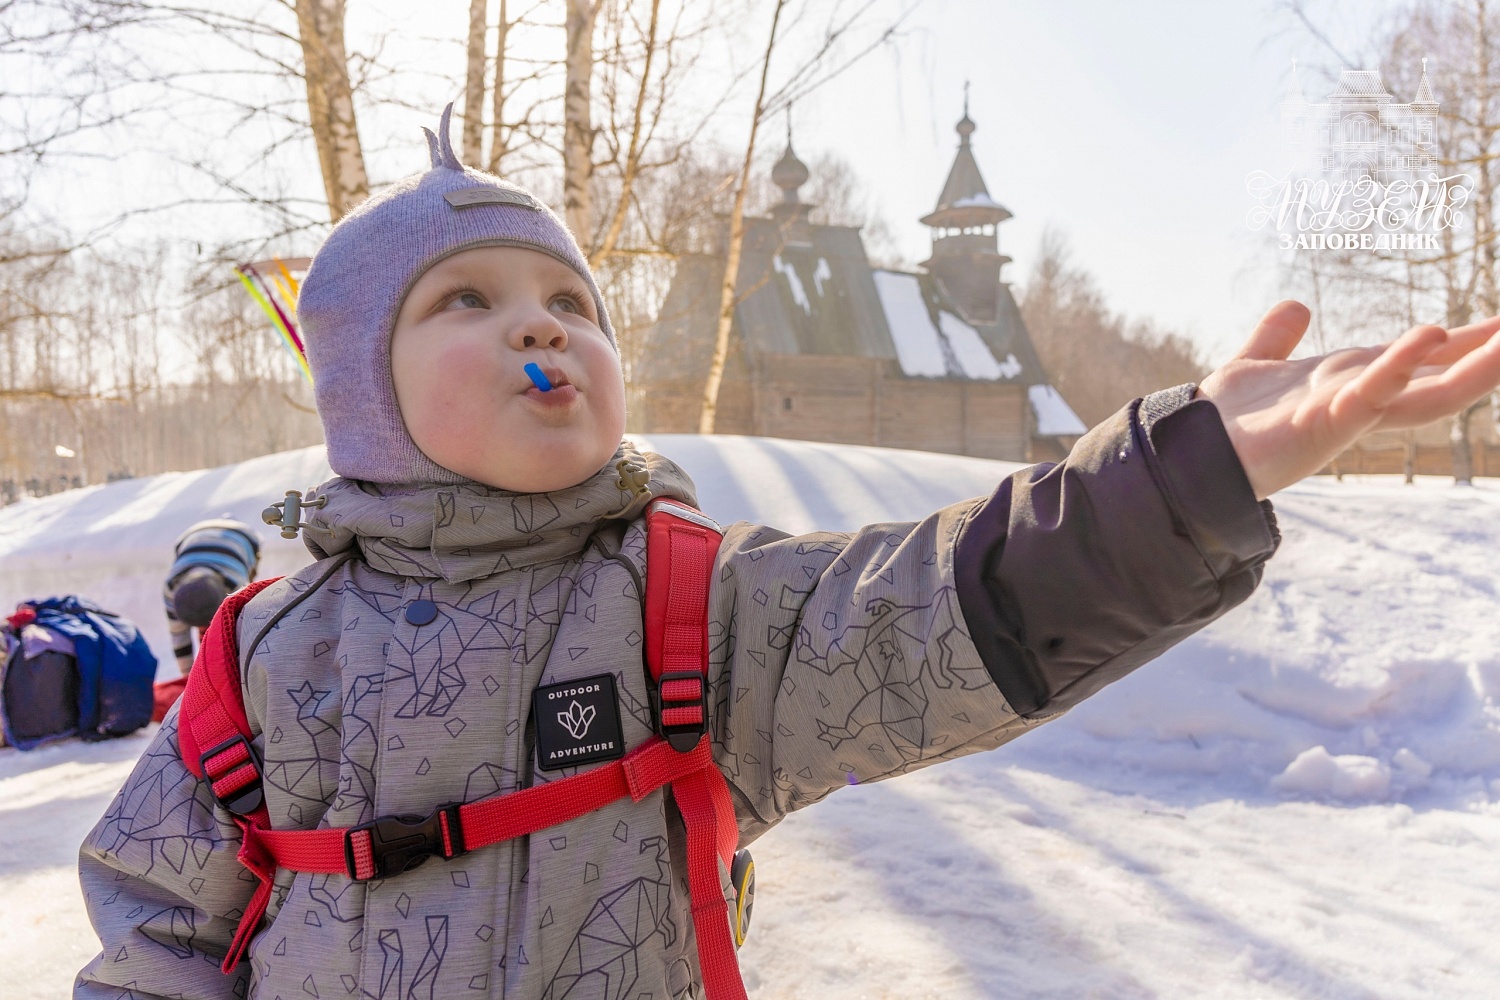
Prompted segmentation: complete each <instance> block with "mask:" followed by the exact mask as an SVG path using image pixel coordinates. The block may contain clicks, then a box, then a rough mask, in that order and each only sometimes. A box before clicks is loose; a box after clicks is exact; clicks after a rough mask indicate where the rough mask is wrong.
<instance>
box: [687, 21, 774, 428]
mask: <svg viewBox="0 0 1500 1000" xmlns="http://www.w3.org/2000/svg"><path fill="white" fill-rule="evenodd" d="M786 5H787V0H776V9H775V10H774V11H773V12H772V13H771V33H770V34H769V35H768V36H767V38H766V48H765V53H764V54H763V55H762V56H761V59H760V86H759V88H758V89H757V90H756V91H755V110H754V112H753V113H752V114H751V116H750V135H749V138H747V139H746V140H745V159H744V161H743V162H742V163H741V165H740V175H739V183H738V185H737V186H736V187H735V191H734V207H733V208H732V209H730V212H729V240H728V243H727V245H726V246H725V248H724V277H723V280H722V281H721V282H720V285H719V321H718V327H717V328H716V329H715V331H714V353H713V360H712V361H710V362H709V367H708V380H707V381H706V382H705V383H704V386H703V408H702V410H701V411H700V413H699V416H698V433H699V434H712V433H713V432H714V420H715V418H716V417H717V416H718V412H719V386H720V385H721V384H722V383H723V381H724V366H725V364H726V363H727V362H728V360H729V334H730V330H731V329H732V328H733V326H734V306H735V286H736V284H737V283H738V281H739V274H740V250H741V248H742V247H743V246H744V244H745V195H746V194H747V193H748V192H749V190H750V168H751V166H752V164H753V163H754V161H755V137H756V134H757V133H758V132H759V131H760V123H761V119H762V118H764V117H765V112H766V79H767V77H768V76H769V75H770V72H771V56H772V55H773V54H774V53H775V51H776V29H777V27H779V26H780V24H781V12H782V10H784V9H785V8H786Z"/></svg>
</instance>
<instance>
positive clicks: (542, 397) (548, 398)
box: [525, 382, 578, 407]
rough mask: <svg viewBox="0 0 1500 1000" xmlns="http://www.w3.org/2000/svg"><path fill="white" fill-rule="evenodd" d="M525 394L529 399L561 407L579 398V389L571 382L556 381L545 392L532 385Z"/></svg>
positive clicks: (543, 404)
mask: <svg viewBox="0 0 1500 1000" xmlns="http://www.w3.org/2000/svg"><path fill="white" fill-rule="evenodd" d="M525 396H526V398H527V399H530V400H534V401H535V402H537V403H539V404H541V405H542V406H549V407H552V406H558V407H561V406H569V405H571V404H572V403H573V401H574V400H576V399H577V398H578V390H577V389H575V388H574V387H573V385H572V383H569V382H564V383H563V384H562V385H557V384H555V383H554V384H553V386H552V388H551V389H549V390H548V391H546V392H543V391H542V390H540V389H538V388H537V387H536V386H532V387H531V388H530V389H527V390H526V392H525Z"/></svg>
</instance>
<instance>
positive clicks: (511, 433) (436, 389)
mask: <svg viewBox="0 0 1500 1000" xmlns="http://www.w3.org/2000/svg"><path fill="white" fill-rule="evenodd" d="M598 320H599V317H598V314H597V312H596V310H595V308H594V300H593V297H592V296H591V295H590V294H589V290H588V286H586V285H585V284H584V282H583V280H582V279H581V278H579V277H578V275H577V274H575V273H574V272H573V269H572V268H570V267H568V266H567V265H566V264H563V263H561V262H560V261H557V260H554V259H553V258H551V257H549V256H547V255H546V254H543V253H539V252H537V251H535V250H526V249H523V248H520V247H477V248H475V249H473V250H464V251H462V252H460V253H456V254H454V255H453V256H451V257H448V258H445V259H443V260H441V261H439V262H438V263H437V264H434V265H433V266H432V267H431V268H429V269H428V270H427V272H426V273H424V274H423V275H422V276H421V277H420V278H418V279H417V282H416V284H414V285H412V287H411V290H410V291H409V292H407V294H406V299H405V300H404V301H403V302H402V303H401V312H400V313H399V314H398V315H397V317H396V330H395V333H394V334H393V335H392V337H391V376H392V381H393V382H394V383H395V388H396V401H397V403H398V404H399V405H400V407H401V416H402V419H404V420H405V421H406V429H407V432H408V433H409V434H410V435H411V438H412V441H414V442H415V443H416V445H417V447H418V448H421V449H422V451H423V453H425V454H426V455H427V457H428V458H430V459H432V460H433V461H434V462H436V463H437V464H439V465H441V466H443V467H444V468H445V469H449V470H451V471H453V472H456V473H458V474H459V475H461V476H466V477H468V478H470V479H473V480H476V481H478V482H481V483H484V484H485V485H487V486H494V487H497V488H499V489H506V490H513V491H516V492H520V493H543V492H546V491H549V490H556V489H562V488H564V487H567V486H574V485H576V484H578V483H581V482H583V481H584V480H585V479H587V478H589V476H591V475H593V474H594V473H595V472H598V471H599V469H601V468H602V467H603V466H604V463H605V462H607V461H608V460H609V458H610V456H612V455H613V454H614V453H615V449H616V447H618V445H619V443H620V435H621V434H623V433H624V432H625V383H624V378H623V376H622V375H621V374H620V357H619V355H618V354H617V353H616V352H615V349H614V348H613V347H612V346H611V345H610V342H609V338H608V337H606V336H605V335H604V332H603V331H602V330H600V329H599V326H598ZM528 362H535V363H536V364H537V366H539V367H540V368H541V369H542V371H543V372H544V373H545V374H546V375H547V378H548V379H549V380H550V381H551V382H552V385H553V386H554V388H553V389H552V390H551V391H550V392H546V393H543V392H542V391H541V390H539V389H537V388H536V387H535V385H534V384H533V383H532V381H531V379H530V378H529V377H528V376H527V374H526V372H525V370H524V369H525V366H526V364H527V363H528Z"/></svg>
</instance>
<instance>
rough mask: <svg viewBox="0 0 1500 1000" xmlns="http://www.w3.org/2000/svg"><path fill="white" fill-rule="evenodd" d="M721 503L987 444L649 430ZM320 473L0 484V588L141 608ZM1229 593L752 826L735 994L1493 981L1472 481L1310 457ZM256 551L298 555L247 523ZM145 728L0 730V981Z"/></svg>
mask: <svg viewBox="0 0 1500 1000" xmlns="http://www.w3.org/2000/svg"><path fill="white" fill-rule="evenodd" d="M644 443H646V444H647V445H648V446H650V447H654V448H655V449H656V450H659V451H661V452H663V453H665V454H668V455H671V456H673V457H674V458H676V459H678V460H679V461H680V462H681V463H682V464H683V465H684V467H686V468H687V469H688V470H689V472H691V473H692V474H693V475H694V477H695V478H696V479H697V481H698V483H699V486H700V491H701V492H700V500H701V501H702V504H703V506H704V508H705V509H706V510H708V511H709V512H710V513H712V514H714V515H715V516H717V517H719V518H720V519H721V520H724V521H730V520H734V519H737V518H740V517H747V518H753V519H758V520H761V521H764V522H766V523H770V524H775V525H777V526H780V527H783V528H787V529H790V530H805V529H808V528H812V527H831V528H845V527H853V526H855V525H857V524H861V523H865V522H868V521H874V520H890V519H905V518H913V517H918V516H921V515H922V514H924V513H926V512H928V511H930V510H931V509H933V508H935V507H937V506H939V505H941V504H944V503H947V502H950V501H953V500H957V499H960V498H963V497H966V496H975V495H979V494H981V493H986V492H988V491H989V490H990V489H992V488H993V485H994V483H995V482H996V481H997V480H998V479H999V477H1000V476H1002V475H1004V474H1005V473H1006V472H1007V471H1008V470H1009V469H1011V468H1013V467H1011V466H1007V465H1004V464H1003V463H995V462H984V461H979V460H975V459H962V458H954V457H951V456H938V455H928V454H921V453H915V452H901V451H892V450H884V449H866V448H850V447H842V446H827V445H816V444H807V443H801V442H790V441H774V440H764V439H754V438H732V437H726V438H715V439H703V438H697V437H692V436H683V437H676V436H666V435H663V436H656V437H651V438H649V439H646V440H645V442H644ZM325 473H326V466H323V465H322V457H321V455H320V454H319V453H318V452H316V451H311V450H309V451H304V452H293V453H288V454H286V455H281V456H271V457H268V458H264V459H258V460H256V461H254V462H249V463H245V464H243V465H241V466H235V467H231V468H229V469H222V470H210V471H208V472H202V473H190V474H183V475H176V476H160V477H155V478H153V479H149V480H139V481H133V482H126V483H116V484H113V485H111V486H106V487H99V488H93V489H88V490H79V491H73V492H71V493H66V494H62V495H59V496H56V497H51V498H48V499H46V500H43V501H36V502H31V503H27V504H23V505H17V506H12V507H9V508H5V509H3V510H0V607H4V606H8V605H9V604H10V603H11V602H13V601H14V600H15V599H17V598H18V597H21V596H44V595H45V594H48V593H54V592H60V591H64V590H75V591H79V592H82V593H85V594H88V595H89V596H93V597H95V598H96V599H97V600H99V601H100V602H101V603H103V604H105V605H106V606H108V607H112V608H114V609H116V610H119V611H121V612H123V613H125V614H127V615H130V616H132V617H134V618H136V619H137V620H138V621H140V622H141V623H142V625H143V627H145V628H146V630H147V633H148V636H149V637H150V638H151V640H152V642H153V644H154V646H155V647H156V649H157V650H158V653H159V654H160V655H161V656H162V660H163V670H162V675H163V676H166V675H167V674H168V673H169V672H170V671H171V669H172V667H171V664H170V663H168V662H167V650H166V641H165V629H164V627H163V626H162V625H161V623H159V622H158V621H157V619H158V618H159V617H160V611H159V607H160V605H159V594H158V587H159V580H160V576H161V574H162V573H163V572H164V571H165V569H166V566H167V564H168V562H169V561H170V543H171V541H172V539H173V538H174V537H175V535H176V533H177V532H178V531H180V530H181V529H182V528H183V527H185V526H186V524H187V523H190V522H191V521H192V520H193V519H195V518H197V517H201V516H208V515H218V514H221V513H225V512H232V513H234V514H235V515H236V516H239V517H241V518H243V519H245V520H247V521H249V522H251V523H255V524H259V516H258V512H259V510H260V509H261V508H262V507H264V506H265V505H266V504H267V503H268V502H269V501H270V500H272V499H277V498H279V496H280V495H281V493H282V492H283V491H284V490H285V489H287V488H303V487H305V486H307V485H311V484H312V483H314V482H317V481H318V480H319V479H321V478H322V476H323V475H324V474H325ZM1276 499H1277V508H1278V511H1279V514H1280V518H1281V526H1282V530H1283V533H1284V536H1285V541H1284V543H1283V547H1282V550H1281V552H1280V554H1279V555H1278V556H1277V557H1276V559H1275V560H1273V561H1272V563H1271V565H1270V568H1269V570H1268V572H1267V575H1266V580H1265V583H1264V584H1263V585H1262V587H1261V589H1260V590H1259V591H1258V592H1257V594H1256V595H1255V596H1254V597H1253V598H1252V599H1251V600H1250V602H1249V603H1248V604H1247V605H1246V606H1245V607H1243V608H1241V609H1239V610H1238V611H1236V612H1234V613H1233V614H1232V615H1230V616H1229V617H1228V618H1226V619H1225V620H1223V621H1221V622H1220V623H1219V624H1217V625H1216V626H1214V627H1213V628H1211V629H1209V630H1206V631H1205V632H1204V633H1202V634H1200V635H1199V636H1197V637H1195V638H1194V639H1192V640H1189V641H1188V642H1186V643H1184V644H1183V645H1181V646H1179V647H1178V648H1177V649H1175V650H1173V651H1171V652H1170V653H1169V654H1167V655H1166V656H1164V657H1163V658H1162V659H1161V660H1159V661H1158V662H1156V663H1155V664H1152V665H1151V666H1149V667H1146V668H1144V669H1142V670H1140V671H1138V672H1137V673H1136V674H1134V675H1132V676H1131V677H1129V678H1127V679H1125V680H1124V681H1122V682H1120V683H1119V684H1116V685H1115V686H1113V687H1112V688H1109V689H1107V690H1106V691H1105V692H1104V693H1102V694H1101V695H1099V696H1097V697H1096V698H1094V699H1092V700H1091V701H1089V702H1087V703H1085V704H1084V705H1083V706H1081V707H1080V708H1078V709H1077V710H1075V711H1074V712H1073V713H1071V714H1070V715H1069V716H1067V717H1065V718H1064V719H1061V720H1059V721H1057V722H1055V723H1052V724H1051V725H1049V726H1046V727H1043V728H1042V729H1041V730H1039V731H1037V732H1036V733H1033V734H1031V735H1029V736H1027V737H1025V738H1023V739H1021V740H1019V741H1017V742H1015V743H1013V744H1011V745H1010V746H1008V747H1006V748H1003V749H1002V750H1000V751H998V752H996V753H994V754H989V755H980V756H978V757H971V758H968V759H966V760H963V761H959V762H956V763H952V764H948V765H945V766H943V767H939V768H933V769H930V770H928V771H925V772H922V773H920V774H917V775H913V776H910V777H907V778H903V779H900V780H897V781H892V782H885V783H880V784H873V785H868V786H860V787H855V788H851V789H848V790H846V791H843V792H840V793H839V794H838V795H836V796H834V797H833V798H831V799H829V800H828V801H827V802H826V803H825V804H822V805H820V806H819V807H818V808H816V809H810V810H807V811H806V812H803V813H800V814H797V815H795V816H793V817H791V818H790V819H788V820H787V821H786V822H785V823H783V824H782V826H781V827H779V828H778V829H776V830H774V831H772V832H771V833H770V834H769V835H767V836H766V837H765V838H764V839H763V840H761V841H760V842H759V844H758V845H757V846H756V848H755V855H756V867H757V871H758V873H759V878H760V887H761V889H760V894H759V897H758V901H757V904H756V911H755V923H754V926H753V928H752V931H751V935H750V940H749V942H748V943H747V945H746V946H745V949H744V951H743V952H742V959H743V966H744V969H745V975H746V981H747V983H748V984H749V985H750V987H751V993H752V995H754V996H760V997H767V998H778V1000H779V998H794V997H796V998H802V997H806V998H814V997H816V998H850V1000H853V998H857V997H871V998H874V997H891V998H896V997H900V998H914V997H925V996H935V997H987V998H990V997H993V998H1021V997H1025V998H1031V997H1057V998H1064V997H1066V998H1080V997H1089V998H1108V1000H1116V998H1119V1000H1126V998H1130V1000H1133V998H1147V997H1160V998H1178V997H1182V998H1199V997H1215V998H1235V1000H1268V998H1287V1000H1313V998H1319V1000H1321V998H1336V1000H1355V998H1358V1000H1365V998H1370V1000H1375V998H1379V1000H1388V998H1408V997H1410V998H1417V997H1423V998H1428V997H1431V998H1479V997H1500V946H1497V944H1496V938H1495V932H1494V928H1495V927H1497V926H1500V641H1497V640H1500V615H1496V614H1495V604H1496V601H1497V589H1500V560H1497V559H1496V557H1495V553H1496V552H1497V550H1500V549H1497V543H1500V491H1496V490H1495V489H1493V488H1492V486H1491V484H1484V485H1481V486H1479V487H1477V488H1454V487H1451V486H1449V485H1447V483H1446V482H1443V481H1426V482H1422V481H1419V483H1418V484H1417V485H1416V486H1410V487H1408V486H1403V485H1401V484H1400V483H1399V482H1398V481H1395V480H1389V479H1377V478H1370V479H1366V480H1361V481H1356V480H1353V479H1347V480H1345V481H1344V482H1343V483H1337V482H1333V481H1324V480H1317V481H1312V482H1309V483H1306V484H1303V485H1301V486H1298V487H1295V488H1293V489H1291V490H1288V491H1286V492H1284V493H1282V494H1280V495H1279V496H1278V497H1277V498H1276ZM263 537H264V538H265V539H266V542H265V544H266V552H267V555H266V559H265V564H266V567H267V570H268V571H269V572H274V573H280V572H286V571H287V570H289V569H291V568H294V567H295V566H296V565H297V564H298V563H299V562H300V561H302V560H303V558H304V557H303V555H302V554H301V549H300V543H294V542H284V541H282V540H281V539H280V538H279V537H277V536H275V535H274V533H272V532H271V531H270V529H266V532H265V535H264V536H263ZM147 739H148V735H147V734H138V735H137V736H135V737H131V738H128V739H124V740H119V741H116V742H113V743H107V744H98V745H92V746H89V745H83V744H65V745H61V746H55V747H48V748H45V749H42V750H39V751H36V752H33V753H30V754H20V753H18V752H16V751H14V750H0V997H4V998H6V1000H10V998H12V997H15V998H26V1000H29V998H33V997H61V996H65V995H66V994H67V989H68V984H69V982H70V976H71V973H72V971H73V970H74V969H76V968H77V967H78V966H79V965H81V964H82V963H83V962H84V961H86V960H87V958H88V957H89V956H90V955H91V954H92V952H93V950H94V948H95V947H96V946H97V945H96V943H95V942H94V941H93V938H92V935H91V932H90V931H89V929H88V924H87V920H86V918H85V917H84V915H83V911H82V902H81V900H80V898H79V896H78V891H77V888H76V883H75V881H74V876H73V871H72V865H73V855H74V852H75V851H76V845H77V843H78V841H79V840H80V839H81V838H82V836H83V835H84V833H85V832H86V831H87V830H88V828H89V827H90V826H91V825H92V823H93V822H94V820H95V819H96V818H97V817H98V815H99V814H100V812H102V810H103V808H104V806H105V804H106V802H107V801H108V798H109V796H110V795H111V793H112V792H113V790H114V789H115V788H116V787H117V786H118V785H119V783H120V782H121V781H122V780H123V778H124V776H125V774H126V773H127V772H128V770H129V768H130V767H131V764H132V761H133V758H134V757H135V755H136V754H138V753H139V752H140V750H141V749H142V748H143V747H144V746H145V743H146V740H147Z"/></svg>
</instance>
